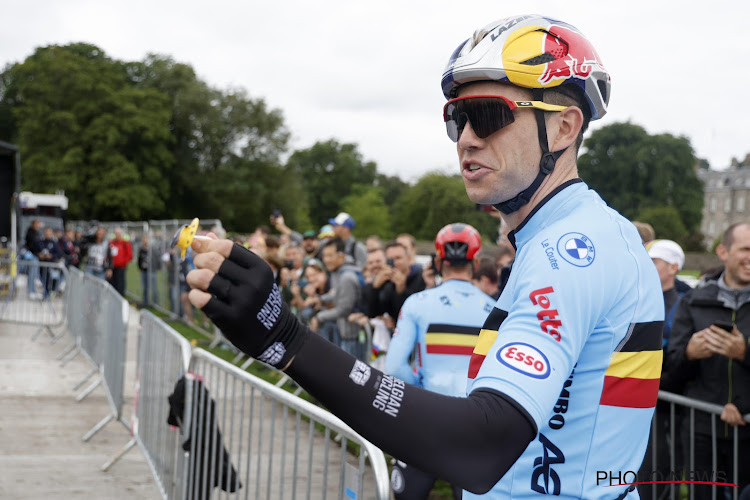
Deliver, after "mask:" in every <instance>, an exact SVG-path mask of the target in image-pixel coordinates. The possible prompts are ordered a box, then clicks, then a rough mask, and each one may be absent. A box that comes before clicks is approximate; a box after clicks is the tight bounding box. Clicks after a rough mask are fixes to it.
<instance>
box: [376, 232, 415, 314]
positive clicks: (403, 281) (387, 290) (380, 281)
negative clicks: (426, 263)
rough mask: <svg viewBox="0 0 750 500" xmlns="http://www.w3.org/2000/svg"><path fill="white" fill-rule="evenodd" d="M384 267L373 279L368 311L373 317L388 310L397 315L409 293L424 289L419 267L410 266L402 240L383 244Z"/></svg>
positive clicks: (389, 312)
mask: <svg viewBox="0 0 750 500" xmlns="http://www.w3.org/2000/svg"><path fill="white" fill-rule="evenodd" d="M385 256H386V266H385V267H383V269H382V270H381V271H380V272H379V273H378V274H377V275H376V276H375V278H374V279H373V280H372V290H371V291H369V290H368V293H369V298H368V305H367V314H368V315H369V316H370V317H371V318H374V317H376V316H381V315H382V314H384V313H388V315H389V316H391V317H392V318H398V312H399V311H400V310H401V306H402V305H404V301H405V300H406V299H407V297H409V296H410V295H412V294H414V293H417V292H421V291H422V290H424V289H425V284H424V279H423V278H422V270H421V269H419V270H417V269H415V268H412V267H411V266H410V265H409V253H408V251H407V250H406V247H405V246H403V245H402V244H401V243H395V242H394V243H389V244H388V245H386V247H385Z"/></svg>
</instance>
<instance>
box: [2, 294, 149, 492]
mask: <svg viewBox="0 0 750 500" xmlns="http://www.w3.org/2000/svg"><path fill="white" fill-rule="evenodd" d="M137 324H138V312H137V311H136V310H135V309H133V308H131V315H130V328H129V332H128V358H127V365H126V372H125V375H126V377H125V401H126V404H125V408H124V410H123V415H124V417H125V418H126V419H127V420H130V418H131V415H132V414H133V411H132V402H133V389H134V373H135V358H136V344H137V332H136V325H137ZM35 331H36V327H32V326H24V325H16V324H10V323H4V322H0V498H3V499H6V498H7V499H13V500H22V499H23V500H25V499H29V500H30V499H45V500H46V499H86V500H98V499H112V500H119V499H157V498H160V495H159V493H158V490H157V487H156V484H155V482H154V480H153V478H152V475H151V471H150V470H149V468H148V465H147V464H146V461H145V459H144V457H143V454H142V452H141V451H140V449H139V448H138V447H135V448H133V449H132V450H130V452H128V453H127V454H126V455H125V456H124V457H123V458H122V459H121V460H120V461H119V462H118V463H116V464H115V465H114V466H113V467H112V468H111V469H110V470H109V471H108V472H102V471H101V470H100V467H101V465H102V464H103V463H104V462H106V461H107V460H108V459H109V458H110V457H111V456H112V455H114V454H115V453H116V452H117V451H118V450H119V449H120V448H121V447H122V446H123V445H124V444H125V443H127V441H128V440H129V439H130V435H129V433H128V431H127V430H126V429H125V427H123V426H122V425H121V424H119V423H116V422H110V423H109V424H108V425H107V426H106V427H104V429H103V430H101V431H100V432H99V433H98V434H96V435H95V436H94V437H93V438H92V439H91V440H90V441H89V442H88V443H85V442H83V440H82V439H81V437H82V436H83V435H84V434H85V433H86V432H88V431H89V430H90V429H91V428H92V427H94V425H96V424H97V423H98V422H99V421H100V420H101V419H102V418H104V417H105V416H106V415H107V414H108V412H109V406H108V403H107V399H106V397H105V395H104V391H103V389H101V388H97V389H96V390H95V391H94V392H93V393H91V394H90V395H89V396H88V397H87V398H86V399H84V400H83V401H82V402H80V403H76V402H75V393H74V392H73V391H72V388H73V386H74V385H75V384H76V383H77V382H78V381H79V380H80V379H81V378H82V377H83V376H84V375H85V374H86V373H87V372H88V371H89V365H88V364H87V363H86V361H85V360H84V358H83V356H78V357H77V358H76V359H74V360H73V361H71V362H70V363H68V364H67V365H66V367H65V368H60V366H59V362H57V361H55V356H56V355H57V354H58V353H59V352H60V351H61V350H62V349H63V348H64V347H65V346H64V344H66V343H67V342H68V341H69V337H65V338H64V339H62V340H61V341H60V342H58V343H57V344H55V345H51V344H50V343H49V337H48V336H45V335H41V336H40V337H39V338H38V339H37V340H36V342H32V341H31V340H30V338H31V336H32V335H33V334H34V332H35Z"/></svg>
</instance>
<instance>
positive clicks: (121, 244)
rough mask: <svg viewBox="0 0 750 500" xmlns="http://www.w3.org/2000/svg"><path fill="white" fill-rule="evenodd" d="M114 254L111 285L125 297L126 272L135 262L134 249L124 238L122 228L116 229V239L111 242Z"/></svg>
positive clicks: (111, 251) (111, 249)
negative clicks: (133, 261) (132, 262)
mask: <svg viewBox="0 0 750 500" xmlns="http://www.w3.org/2000/svg"><path fill="white" fill-rule="evenodd" d="M109 247H110V253H111V254H112V277H111V279H110V283H112V286H113V287H115V290H117V291H118V292H120V295H122V296H123V297H124V296H125V286H126V285H125V271H126V270H127V267H128V264H129V263H130V261H131V260H133V247H132V246H131V245H130V241H128V240H126V239H124V238H123V235H122V228H120V227H116V228H115V237H114V238H113V239H112V240H111V241H110V242H109Z"/></svg>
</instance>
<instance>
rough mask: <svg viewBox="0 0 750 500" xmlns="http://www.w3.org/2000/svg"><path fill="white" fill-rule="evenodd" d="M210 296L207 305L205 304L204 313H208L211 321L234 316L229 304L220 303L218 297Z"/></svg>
mask: <svg viewBox="0 0 750 500" xmlns="http://www.w3.org/2000/svg"><path fill="white" fill-rule="evenodd" d="M193 291H195V290H193ZM206 295H208V294H206ZM208 296H209V300H208V301H206V303H204V305H203V307H202V309H203V312H204V313H206V315H207V316H208V317H209V318H211V319H214V318H216V317H221V318H228V317H231V316H232V315H233V313H232V310H231V309H232V308H231V307H229V306H228V305H227V304H225V303H224V302H222V301H220V300H219V299H217V298H216V297H212V296H211V295H208Z"/></svg>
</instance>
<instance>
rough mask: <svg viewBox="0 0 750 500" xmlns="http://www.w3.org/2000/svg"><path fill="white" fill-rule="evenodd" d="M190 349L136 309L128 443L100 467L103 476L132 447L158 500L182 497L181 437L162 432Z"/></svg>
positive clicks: (146, 312) (188, 358)
mask: <svg viewBox="0 0 750 500" xmlns="http://www.w3.org/2000/svg"><path fill="white" fill-rule="evenodd" d="M190 350H191V347H190V343H189V342H188V341H187V340H186V339H185V337H183V336H182V335H180V334H179V333H177V332H176V331H174V330H173V329H172V328H171V327H170V326H168V325H167V324H166V323H164V322H163V321H162V320H160V319H159V318H157V317H156V316H154V315H153V314H151V313H150V312H148V311H146V310H141V322H140V329H139V332H138V362H137V372H136V400H135V415H134V417H133V426H132V431H133V439H131V440H130V442H128V443H127V444H126V445H125V446H124V447H123V448H122V449H121V450H120V452H119V453H117V455H115V456H114V457H113V458H112V459H111V460H109V461H108V462H107V463H105V464H104V465H103V466H102V469H103V470H105V471H106V470H107V469H109V468H110V467H111V466H112V465H113V464H114V463H115V462H117V460H119V459H120V457H122V456H123V455H124V454H125V453H126V452H127V451H128V450H130V449H131V448H132V447H133V446H134V445H135V444H138V446H139V447H140V448H141V450H142V451H143V454H144V456H145V457H146V462H147V463H148V465H149V467H150V468H151V472H152V474H153V476H154V479H155V480H156V483H157V485H158V487H159V490H160V492H161V495H162V497H163V498H174V499H180V498H184V497H183V496H182V495H181V488H182V484H181V483H182V482H181V480H180V479H181V478H182V477H183V476H184V471H183V467H182V464H183V458H184V454H183V452H182V450H181V445H182V442H183V441H184V439H185V437H184V436H183V435H182V433H181V432H179V431H175V430H171V431H170V430H168V429H169V428H168V426H167V418H168V415H169V405H168V404H167V397H168V396H169V394H170V392H171V391H172V389H173V387H174V385H175V382H176V381H177V380H178V379H179V378H180V377H181V376H182V375H184V374H185V372H186V371H187V369H188V364H189V363H190Z"/></svg>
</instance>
